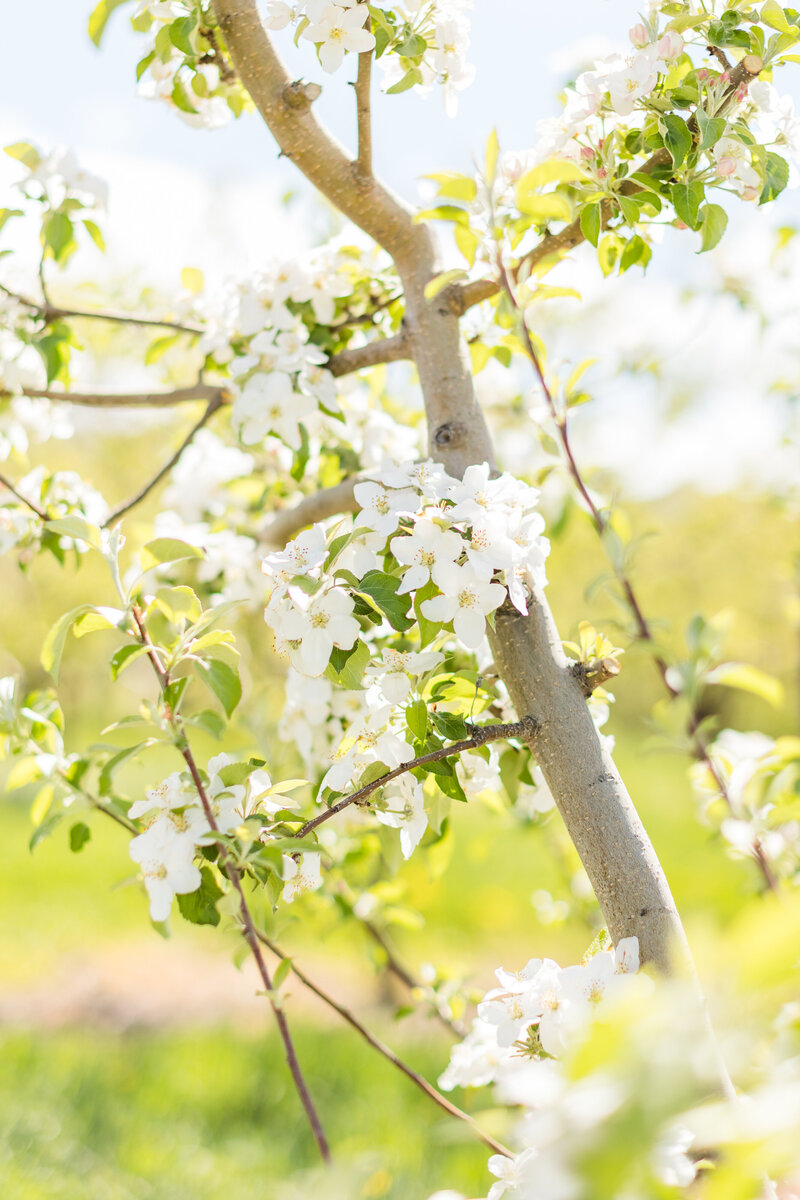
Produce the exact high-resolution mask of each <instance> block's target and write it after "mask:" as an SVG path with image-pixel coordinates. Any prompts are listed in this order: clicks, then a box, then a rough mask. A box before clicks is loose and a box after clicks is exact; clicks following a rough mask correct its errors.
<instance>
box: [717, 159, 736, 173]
mask: <svg viewBox="0 0 800 1200" xmlns="http://www.w3.org/2000/svg"><path fill="white" fill-rule="evenodd" d="M735 170H736V159H735V158H733V157H732V156H731V155H730V154H723V156H722V158H720V159H719V160H718V162H717V174H718V175H722V176H723V177H726V176H728V175H733V173H734V172H735Z"/></svg>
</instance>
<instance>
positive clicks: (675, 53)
mask: <svg viewBox="0 0 800 1200" xmlns="http://www.w3.org/2000/svg"><path fill="white" fill-rule="evenodd" d="M658 54H659V57H660V58H663V59H664V60H665V61H666V62H674V61H675V60H676V59H677V58H680V56H681V55H682V54H683V38H682V37H681V35H680V34H679V33H676V32H675V30H674V29H670V30H668V31H667V33H665V34H664V36H663V37H660V38H659V39H658Z"/></svg>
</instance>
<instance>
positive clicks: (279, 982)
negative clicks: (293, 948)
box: [272, 958, 292, 992]
mask: <svg viewBox="0 0 800 1200" xmlns="http://www.w3.org/2000/svg"><path fill="white" fill-rule="evenodd" d="M291 970H292V960H291V959H290V958H284V959H281V961H280V962H279V963H278V966H277V969H276V971H275V974H274V975H273V976H272V989H273V991H275V992H277V991H278V989H279V988H280V987H282V986H283V984H284V983H285V982H286V979H287V976H288V975H289V974H290V973H291Z"/></svg>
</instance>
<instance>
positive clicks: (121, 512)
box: [103, 396, 222, 529]
mask: <svg viewBox="0 0 800 1200" xmlns="http://www.w3.org/2000/svg"><path fill="white" fill-rule="evenodd" d="M221 407H222V400H221V399H220V398H219V396H214V397H213V399H211V400H209V402H208V405H207V407H206V411H205V412H204V413H203V415H202V417H201V418H200V420H199V421H197V422H196V423H195V424H194V425H193V426H192V428H191V429H190V430H189V432H188V433H187V435H186V437H185V438H184V439H183V441H182V442H181V444H180V446H179V447H178V449H177V450H176V451H175V453H174V454H173V455H172V456H171V457H170V458H169V460H168V461H167V462H165V463H164V466H163V467H162V468H161V469H160V471H157V472H156V474H155V475H154V476H153V478H152V479H151V480H149V482H148V483H146V484H145V485H144V487H143V488H140V489H139V491H138V492H136V494H135V495H133V496H131V498H130V500H126V501H125V503H124V504H120V506H119V508H115V509H114V511H113V512H111V513H109V515H108V516H107V517H106V519H105V521H103V528H104V529H106V528H110V526H112V525H115V524H116V522H117V521H119V519H120V517H124V516H125V513H127V512H130V510H131V509H132V508H135V507H136V505H137V504H141V502H142V500H144V498H145V497H146V496H149V495H150V493H151V492H152V490H153V488H154V487H157V486H158V484H159V483H160V482H161V480H162V479H163V478H164V476H165V475H167V474H168V473H169V472H170V471H171V470H172V468H173V467H174V466H175V464H176V462H177V461H178V459H179V458H180V457H181V455H182V454H183V452H184V450H185V449H186V447H187V446H189V445H191V443H192V442H193V441H194V438H195V435H196V434H197V433H199V432H200V430H201V429H202V428H203V426H204V425H205V424H207V423H208V421H210V420H211V418H212V417H213V415H214V413H215V412H217V410H218V409H219V408H221Z"/></svg>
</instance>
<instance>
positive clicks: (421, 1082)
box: [257, 933, 514, 1158]
mask: <svg viewBox="0 0 800 1200" xmlns="http://www.w3.org/2000/svg"><path fill="white" fill-rule="evenodd" d="M257 936H258V939H259V941H261V942H263V944H264V945H265V946H267V947H268V948H269V949H270V950H271V951H272V953H273V954H274V955H275V956H276V957H277V958H280V959H286V958H289V956H288V955H287V954H284V952H283V951H282V950H281V949H280V947H279V946H277V945H276V944H275V942H273V941H272V940H271V939H270V938H268V937H266V936H265V935H264V934H263V933H258V934H257ZM289 961H290V963H291V968H292V971H293V972H294V974H295V975H296V976H297V978H298V979H299V980H300V982H301V983H302V984H303V986H304V987H307V988H308V990H309V991H310V992H313V993H314V995H315V996H318V997H319V999H320V1000H322V1002H323V1003H324V1004H327V1005H328V1007H329V1008H332V1009H333V1010H334V1012H336V1013H338V1014H339V1016H340V1017H341V1018H342V1019H343V1020H344V1021H347V1023H348V1025H350V1026H351V1027H352V1028H353V1029H355V1031H356V1032H357V1033H359V1034H360V1035H361V1037H362V1038H363V1039H364V1041H365V1042H367V1044H368V1045H370V1046H372V1048H373V1050H377V1051H378V1053H379V1054H382V1055H383V1057H384V1058H385V1059H387V1060H388V1061H389V1062H390V1063H391V1064H392V1066H394V1067H397V1069H398V1071H402V1072H403V1074H404V1075H405V1076H406V1078H407V1079H410V1080H411V1082H412V1083H413V1084H415V1085H416V1087H418V1088H419V1089H420V1091H421V1092H424V1093H425V1095H426V1096H427V1097H428V1098H429V1099H430V1100H433V1102H434V1104H438V1106H439V1108H442V1109H444V1111H445V1112H446V1113H448V1114H449V1116H451V1117H457V1118H458V1119H459V1120H460V1121H464V1122H466V1124H467V1125H469V1127H470V1129H471V1130H472V1132H473V1133H474V1134H475V1136H476V1137H478V1138H480V1140H481V1141H482V1142H483V1143H484V1145H486V1146H488V1147H489V1149H490V1150H493V1151H494V1152H495V1154H502V1155H504V1156H505V1157H506V1158H513V1157H514V1156H513V1154H512V1152H511V1151H510V1150H508V1149H507V1148H506V1147H505V1146H504V1145H503V1144H502V1143H501V1142H497V1141H495V1139H494V1138H493V1137H491V1136H490V1135H489V1134H488V1133H484V1131H483V1130H482V1129H481V1127H480V1126H479V1125H478V1123H477V1121H476V1120H475V1119H474V1117H471V1116H470V1115H469V1113H465V1112H464V1110H463V1109H461V1108H458V1107H457V1105H455V1104H453V1103H452V1102H451V1101H450V1100H448V1099H447V1097H446V1096H443V1095H442V1093H441V1092H440V1091H437V1089H436V1088H435V1087H434V1086H433V1084H431V1083H429V1082H428V1080H427V1079H425V1077H424V1076H423V1075H420V1074H419V1072H418V1071H415V1070H414V1068H413V1067H410V1066H409V1065H408V1063H406V1062H404V1061H403V1060H402V1058H400V1057H399V1055H397V1054H395V1052H394V1050H392V1049H390V1048H389V1046H387V1045H385V1044H384V1043H383V1042H382V1041H380V1039H379V1038H377V1037H376V1036H375V1034H374V1033H371V1032H370V1030H369V1029H367V1028H366V1026H364V1025H362V1024H361V1022H360V1021H359V1019H358V1017H356V1016H355V1015H354V1014H353V1013H352V1012H351V1011H350V1009H349V1008H346V1007H345V1006H344V1005H343V1004H340V1003H339V1002H338V1000H334V999H333V997H332V996H329V995H328V993H327V992H324V991H323V990H322V988H321V987H319V986H318V985H317V984H316V983H313V982H312V980H310V979H309V978H308V976H307V975H306V974H305V972H304V971H301V970H300V968H299V967H298V966H297V965H296V964H295V962H294V959H291V958H289Z"/></svg>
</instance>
